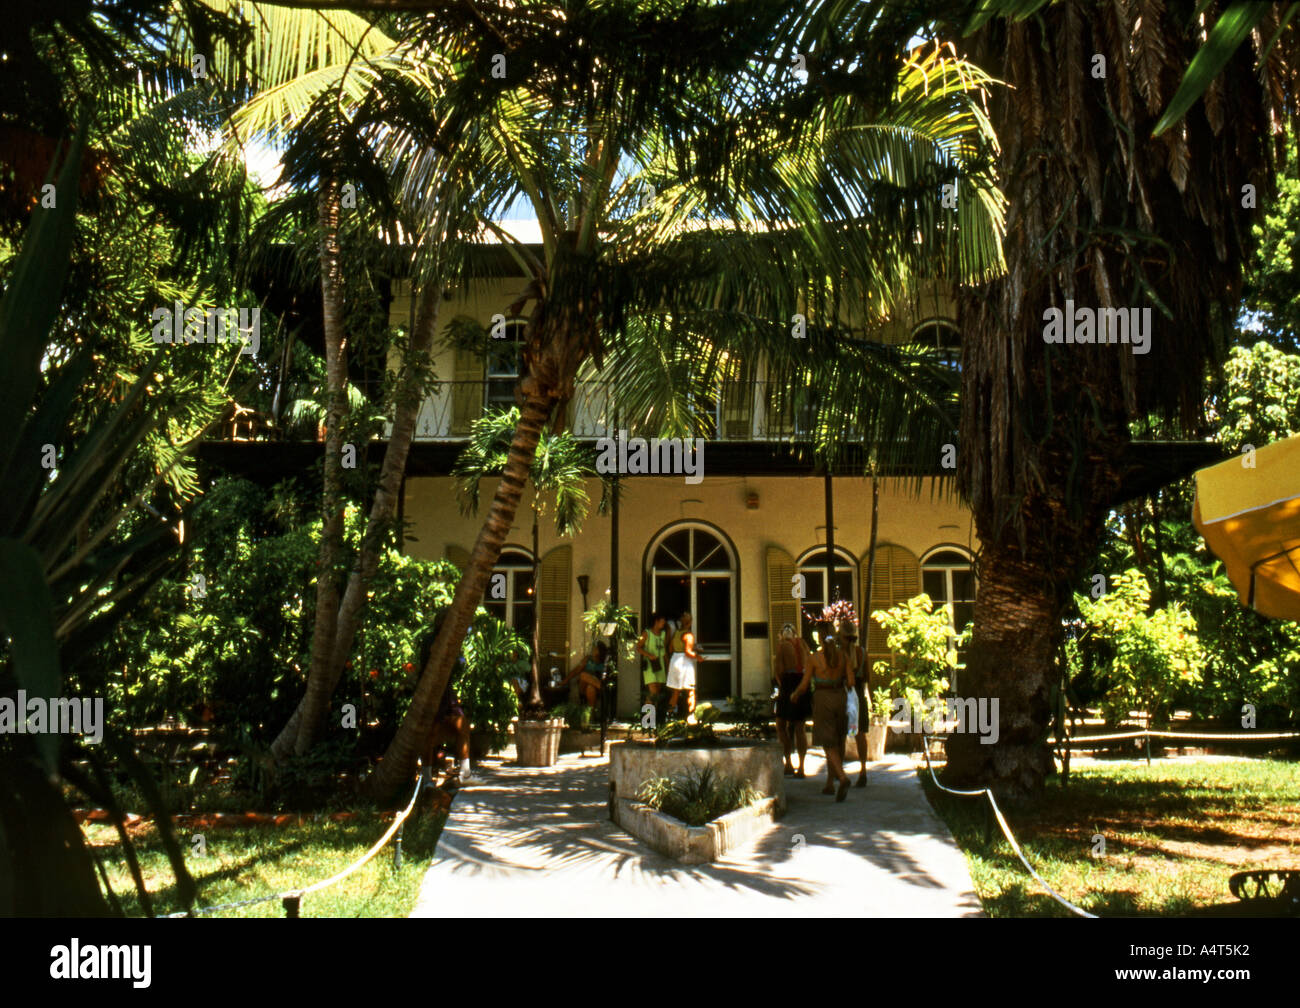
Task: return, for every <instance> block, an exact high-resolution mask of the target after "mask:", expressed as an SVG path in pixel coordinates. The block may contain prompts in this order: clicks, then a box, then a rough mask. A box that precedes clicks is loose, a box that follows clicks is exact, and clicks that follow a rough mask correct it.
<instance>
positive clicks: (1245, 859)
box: [921, 759, 1300, 917]
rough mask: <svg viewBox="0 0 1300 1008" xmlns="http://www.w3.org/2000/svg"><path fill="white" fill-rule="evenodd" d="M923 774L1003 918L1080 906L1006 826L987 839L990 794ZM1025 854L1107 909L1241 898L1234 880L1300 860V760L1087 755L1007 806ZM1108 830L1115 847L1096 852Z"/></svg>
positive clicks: (983, 894)
mask: <svg viewBox="0 0 1300 1008" xmlns="http://www.w3.org/2000/svg"><path fill="white" fill-rule="evenodd" d="M921 779H922V782H923V784H924V785H925V788H926V793H927V794H928V795H929V798H930V802H931V804H932V805H934V807H935V809H936V810H937V811H938V813H939V815H940V816H941V817H942V818H943V819H944V820H945V821H946V822H947V823H948V826H949V828H950V829H951V830H952V832H953V836H954V837H955V838H956V840H957V843H958V844H959V845H960V846H961V848H962V850H963V851H964V852H965V854H966V860H967V863H968V864H969V866H970V872H971V878H972V879H973V880H974V883H975V889H976V891H977V892H978V894H979V897H980V899H981V901H983V903H984V908H985V910H986V911H987V912H988V913H989V914H990V915H991V916H994V917H1025V916H1033V917H1037V916H1070V912H1069V911H1068V910H1066V909H1065V908H1064V907H1062V906H1060V905H1059V904H1057V903H1056V902H1055V901H1054V900H1053V899H1051V897H1049V896H1048V895H1047V894H1046V893H1044V892H1043V890H1042V888H1041V887H1040V886H1039V885H1038V884H1037V883H1036V882H1034V880H1033V879H1032V878H1031V877H1030V876H1029V874H1028V873H1027V872H1026V871H1025V869H1024V867H1023V866H1022V865H1021V864H1020V862H1019V860H1018V859H1017V858H1016V856H1015V854H1014V852H1013V851H1012V850H1011V847H1010V845H1009V844H1007V842H1006V841H1005V840H1004V839H1003V838H1002V835H1001V831H1000V830H999V829H998V828H997V826H996V825H994V826H993V841H992V843H990V844H986V843H985V807H986V806H987V801H986V800H985V799H979V800H976V799H973V798H958V797H955V796H953V795H947V794H944V793H942V792H940V791H938V790H937V789H936V788H935V787H934V786H933V784H932V783H931V782H930V778H929V774H928V773H927V772H926V771H925V770H924V769H922V770H921ZM1007 820H1008V822H1009V823H1010V825H1011V828H1012V831H1013V833H1014V834H1015V836H1016V839H1017V841H1018V842H1019V843H1020V845H1021V847H1022V848H1023V849H1024V851H1025V856H1026V857H1027V858H1028V859H1029V861H1030V863H1031V864H1032V865H1033V866H1034V868H1035V869H1036V870H1037V871H1038V873H1039V874H1040V875H1042V877H1043V878H1044V879H1046V880H1047V882H1048V883H1049V884H1050V885H1051V886H1052V887H1053V888H1054V889H1056V890H1057V891H1058V892H1059V893H1061V895H1062V896H1064V897H1065V898H1066V899H1068V900H1070V901H1071V902H1073V903H1075V904H1077V905H1078V906H1080V907H1082V908H1083V909H1085V910H1088V911H1091V912H1093V913H1097V914H1100V915H1102V916H1114V915H1143V916H1145V915H1159V916H1179V915H1183V914H1187V913H1191V912H1195V911H1197V910H1198V909H1200V908H1206V907H1211V906H1214V905H1216V904H1225V903H1235V902H1236V899H1235V897H1234V896H1233V895H1232V894H1231V892H1230V891H1229V889H1228V878H1229V876H1231V875H1232V874H1234V873H1236V872H1239V871H1248V870H1252V869H1260V868H1289V869H1300V764H1297V763H1295V762H1293V761H1287V760H1263V759H1261V760H1241V761H1230V762H1229V761H1223V762H1220V761H1210V760H1192V759H1180V760H1157V761H1156V762H1155V763H1154V764H1153V765H1151V766H1150V767H1148V766H1147V764H1146V762H1145V761H1136V762H1127V761H1126V762H1123V763H1118V762H1108V761H1098V762H1088V763H1084V764H1076V765H1075V767H1074V768H1073V770H1072V772H1071V774H1070V783H1069V785H1068V786H1062V784H1061V782H1060V777H1059V776H1058V777H1057V778H1055V779H1054V780H1052V781H1051V782H1049V784H1048V789H1047V793H1046V794H1045V796H1044V797H1043V799H1042V801H1041V802H1040V803H1038V804H1037V805H1035V806H1034V807H1033V808H1032V809H1026V810H1023V811H1018V812H1010V813H1008V814H1007ZM1098 835H1100V836H1101V837H1102V838H1104V840H1105V853H1104V854H1102V855H1101V856H1095V855H1094V847H1095V846H1096V841H1095V839H1094V837H1096V836H1098Z"/></svg>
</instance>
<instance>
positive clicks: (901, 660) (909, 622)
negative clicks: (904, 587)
mask: <svg viewBox="0 0 1300 1008" xmlns="http://www.w3.org/2000/svg"><path fill="white" fill-rule="evenodd" d="M871 615H872V617H873V618H874V619H875V620H876V622H877V623H879V624H880V625H881V626H882V627H883V628H884V629H885V631H886V632H887V634H888V636H887V638H886V641H887V643H888V645H889V648H890V650H892V651H893V652H894V660H893V663H892V664H891V663H890V662H887V661H878V662H876V664H875V666H874V672H875V675H876V681H877V682H888V683H890V684H891V687H892V691H893V692H894V693H895V694H897V695H899V696H901V697H903V698H904V699H905V700H907V702H908V704H909V705H910V706H911V708H912V709H913V710H924V709H926V708H925V701H927V700H929V699H932V698H933V697H938V696H941V695H942V694H943V693H944V691H945V690H947V689H948V683H949V681H950V680H949V676H950V675H951V674H952V670H953V669H955V668H956V667H957V648H958V647H959V646H961V644H962V643H963V642H964V639H965V635H966V634H969V632H970V631H969V629H967V630H966V631H964V632H963V633H962V634H960V635H954V634H953V630H952V625H951V624H950V623H949V622H948V613H947V611H946V610H945V609H944V608H943V607H942V606H941V607H939V608H938V609H936V608H935V607H934V603H933V602H931V600H930V596H929V595H926V594H924V593H923V594H920V595H917V596H916V597H915V598H911V599H908V600H907V601H906V602H902V603H899V604H898V605H896V606H894V607H893V608H892V609H877V610H876V611H875V612H873V613H872V614H871ZM877 692H879V691H877ZM873 700H874V697H873Z"/></svg>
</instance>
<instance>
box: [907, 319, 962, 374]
mask: <svg viewBox="0 0 1300 1008" xmlns="http://www.w3.org/2000/svg"><path fill="white" fill-rule="evenodd" d="M910 342H911V343H912V345H913V346H918V347H921V348H923V349H925V350H927V351H929V352H931V353H933V354H934V356H935V357H937V358H938V359H939V360H940V361H941V362H942V363H943V364H946V365H947V366H948V367H950V368H952V369H953V370H954V371H960V370H961V330H960V329H958V328H957V327H956V326H955V325H953V324H952V322H951V321H949V320H948V319H942V318H936V319H928V320H926V321H925V322H922V323H921V324H920V325H918V326H916V328H914V329H913V330H912V335H911V339H910Z"/></svg>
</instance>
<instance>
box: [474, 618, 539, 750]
mask: <svg viewBox="0 0 1300 1008" xmlns="http://www.w3.org/2000/svg"><path fill="white" fill-rule="evenodd" d="M527 654H528V644H527V642H526V641H525V640H524V639H523V638H522V637H521V636H519V634H517V633H515V631H514V630H512V629H510V627H508V626H506V625H505V624H504V623H502V622H501V621H500V620H498V619H495V618H493V617H491V616H480V617H479V618H478V619H476V620H475V621H474V624H473V625H472V626H471V627H470V631H469V633H468V634H466V635H465V672H464V674H463V675H462V677H461V681H460V682H459V683H457V692H458V695H459V696H460V700H461V703H462V704H463V705H464V707H465V713H466V714H467V715H468V716H469V720H470V723H471V724H472V725H473V726H474V727H473V731H472V732H471V733H470V755H471V756H472V757H474V758H475V759H479V758H481V757H483V756H486V755H487V754H488V753H492V752H499V751H500V750H502V749H503V748H505V745H506V742H507V740H508V739H509V731H510V722H511V721H513V720H514V718H515V715H517V714H518V713H519V694H518V693H517V692H516V690H515V687H514V686H513V685H512V683H511V678H512V673H514V672H515V671H516V668H517V666H518V664H519V663H520V659H521V657H523V656H526V655H527Z"/></svg>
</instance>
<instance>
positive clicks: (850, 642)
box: [840, 623, 871, 787]
mask: <svg viewBox="0 0 1300 1008" xmlns="http://www.w3.org/2000/svg"><path fill="white" fill-rule="evenodd" d="M840 640H841V641H842V642H843V645H844V647H843V651H844V658H845V660H846V662H847V663H848V671H849V678H850V681H851V682H852V683H853V692H854V693H856V694H857V698H858V734H857V737H856V738H855V740H854V741H855V742H856V743H857V746H858V759H859V760H860V761H861V763H862V771H861V773H859V774H858V787H866V786H867V730H868V729H869V728H870V726H871V715H870V713H869V708H868V706H867V702H868V701H869V700H870V699H871V689H870V686H871V684H870V681H869V680H870V675H869V674H868V673H867V652H866V649H864V648H863V647H862V646H861V645H860V644H859V643H858V628H857V627H855V626H854V625H853V624H852V623H848V624H846V625H845V626H843V627H841V629H840Z"/></svg>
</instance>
